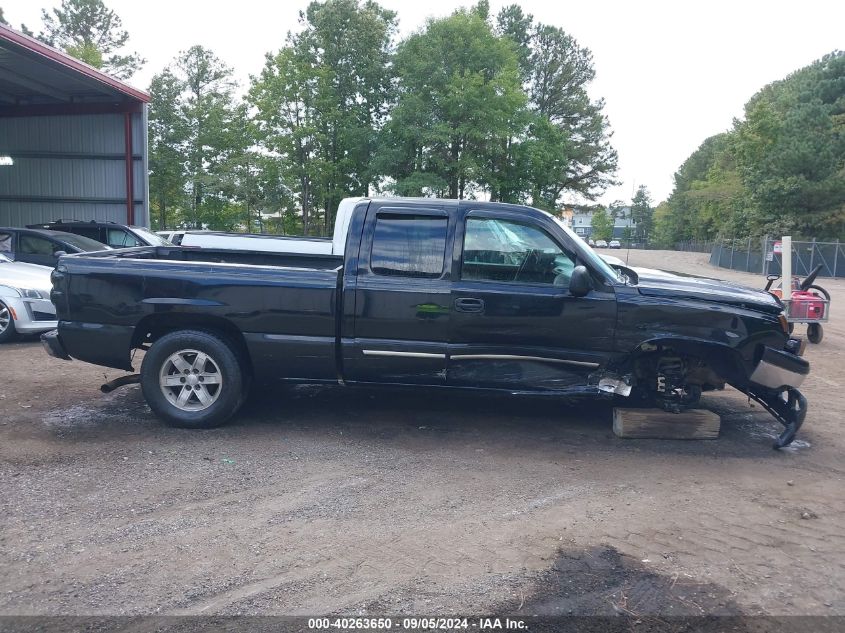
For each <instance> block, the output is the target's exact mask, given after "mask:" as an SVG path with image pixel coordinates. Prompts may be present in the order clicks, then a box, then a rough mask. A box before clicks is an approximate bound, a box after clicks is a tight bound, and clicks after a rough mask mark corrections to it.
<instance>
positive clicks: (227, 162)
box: [150, 46, 257, 230]
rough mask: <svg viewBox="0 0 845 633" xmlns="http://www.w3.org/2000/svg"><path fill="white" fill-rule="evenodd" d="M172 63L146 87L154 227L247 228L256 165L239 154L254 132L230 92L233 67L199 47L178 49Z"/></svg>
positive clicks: (249, 223) (248, 143)
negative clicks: (147, 89) (148, 100)
mask: <svg viewBox="0 0 845 633" xmlns="http://www.w3.org/2000/svg"><path fill="white" fill-rule="evenodd" d="M172 67H173V70H170V69H168V70H165V71H164V72H162V73H160V74H158V75H156V76H155V77H154V78H153V81H152V83H151V85H150V92H151V94H152V97H153V99H152V103H151V107H150V200H151V205H152V211H153V217H155V218H156V220H157V224H158V225H159V226H160V227H164V226H168V225H170V226H184V227H187V228H200V227H209V228H213V229H220V230H233V229H236V228H246V227H251V226H252V219H253V212H254V211H255V209H256V206H257V203H256V200H255V198H254V197H251V196H252V195H253V194H252V191H253V189H255V188H254V187H252V182H251V179H252V177H253V175H254V171H255V170H254V165H253V163H252V162H251V160H252V159H251V158H250V157H248V156H246V154H247V153H248V151H249V148H250V147H251V146H252V145H253V144H254V132H253V125H252V123H251V121H250V120H249V117H248V116H247V109H246V106H245V105H244V104H240V103H238V102H237V101H236V99H235V97H234V89H235V82H234V80H233V79H232V70H231V68H229V67H228V66H226V65H225V64H224V63H223V62H222V61H221V60H220V59H218V58H217V57H216V56H215V55H214V53H213V52H211V51H210V50H208V49H206V48H203V47H202V46H193V47H191V48H190V49H188V50H187V51H185V52H183V53H181V54H180V55H179V56H178V57H177V59H176V60H174V63H173V65H172ZM247 191H249V192H250V194H249V195H248V194H247V193H245V192H247ZM250 205H252V206H250Z"/></svg>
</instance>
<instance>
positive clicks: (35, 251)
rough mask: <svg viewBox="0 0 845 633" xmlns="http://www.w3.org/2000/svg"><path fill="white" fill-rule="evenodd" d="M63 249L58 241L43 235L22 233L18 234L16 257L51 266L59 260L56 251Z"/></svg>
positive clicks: (26, 261) (28, 262)
mask: <svg viewBox="0 0 845 633" xmlns="http://www.w3.org/2000/svg"><path fill="white" fill-rule="evenodd" d="M60 250H62V246H61V245H60V244H59V243H58V242H54V241H53V240H51V239H48V238H46V237H44V236H42V235H36V234H30V233H21V234H20V235H18V245H17V252H16V253H15V259H16V260H17V261H19V262H25V263H27V264H39V265H41V266H50V267H51V268H52V267H53V266H55V265H56V262H57V261H59V258H58V256H57V255H56V254H55V253H56V252H58V251H60Z"/></svg>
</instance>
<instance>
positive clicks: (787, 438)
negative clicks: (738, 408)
mask: <svg viewBox="0 0 845 633" xmlns="http://www.w3.org/2000/svg"><path fill="white" fill-rule="evenodd" d="M746 393H747V394H748V396H749V397H750V398H751V399H752V400H754V401H756V402H759V403H760V404H761V405H762V406H763V408H764V409H765V410H766V411H768V412H769V413H771V414H772V416H774V418H775V419H776V420H777V421H778V422H780V423H781V424H783V426H784V427H785V428H784V430H783V433H781V434H780V435H779V436H778V439H777V440H775V444H774V448H776V449H777V448H783V447H785V446H789V445H790V444H792V440H794V439H795V435H796V434H797V433H798V430H799V429H800V428H801V425H802V424H804V418H806V417H807V399H806V398H805V397H804V396H803V395H802V394H801V392H800V391H798V390H797V389H793V388H792V387H788V388H786V389H784V390H783V391H779V392H771V391H762V392H758V391H755V388H754V386H753V385H752V387H751V388H750V389H749V390H748V391H746Z"/></svg>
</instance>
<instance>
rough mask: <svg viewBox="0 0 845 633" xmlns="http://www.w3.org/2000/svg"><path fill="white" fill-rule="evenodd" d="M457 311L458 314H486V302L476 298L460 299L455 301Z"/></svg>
mask: <svg viewBox="0 0 845 633" xmlns="http://www.w3.org/2000/svg"><path fill="white" fill-rule="evenodd" d="M455 310H457V311H458V312H476V313H478V312H484V301H483V300H482V299H476V298H475V297H458V298H457V299H455Z"/></svg>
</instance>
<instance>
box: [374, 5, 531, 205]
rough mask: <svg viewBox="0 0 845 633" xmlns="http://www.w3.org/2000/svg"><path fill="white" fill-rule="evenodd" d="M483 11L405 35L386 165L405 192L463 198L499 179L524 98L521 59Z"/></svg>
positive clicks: (387, 134) (384, 154)
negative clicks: (521, 80) (494, 31)
mask: <svg viewBox="0 0 845 633" xmlns="http://www.w3.org/2000/svg"><path fill="white" fill-rule="evenodd" d="M480 13H483V12H479V11H474V10H473V11H468V10H465V9H461V10H459V11H456V12H455V13H453V14H452V15H451V16H449V17H447V18H442V19H436V20H435V19H430V20H429V21H428V23H427V25H426V28H425V29H424V30H423V31H421V32H418V33H415V34H413V35H411V36H410V37H409V38H408V39H407V40H405V41H404V42H402V44H400V46H399V50H398V52H397V54H396V72H397V75H398V84H399V89H398V90H399V93H398V101H397V104H396V107H395V108H394V109H393V111H392V113H391V119H390V121H389V123H388V124H387V127H386V129H385V133H384V134H383V136H382V143H383V151H382V157H381V158H382V160H381V164H382V165H383V166H384V168H385V173H386V175H388V176H389V177H391V178H392V179H393V180H394V181H395V184H394V186H393V188H394V190H395V191H396V192H397V193H399V194H402V195H431V194H437V195H445V196H448V197H451V198H463V197H466V196H467V195H468V194H471V193H472V192H473V191H474V190H475V189H476V188H485V189H490V188H492V187H495V186H496V185H497V184H499V177H500V173H499V163H500V161H498V160H497V159H498V158H499V154H500V153H501V152H506V151H507V146H508V139H509V138H512V137H513V136H515V134H516V132H517V130H515V129H514V128H515V126H516V124H517V123H516V122H517V116H516V115H517V113H519V112H520V110H521V109H522V108H524V105H525V101H526V100H525V95H524V94H523V93H522V91H521V89H520V81H519V73H518V69H517V59H516V55H515V54H514V51H513V48H512V47H511V45H510V43H509V42H508V41H507V40H505V39H503V38H501V37H497V36H496V35H495V34H494V33H493V30H492V28H491V26H490V25H489V24H488V22H487V21H486V19H485V18H484V17H482V15H481V14H480Z"/></svg>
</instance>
